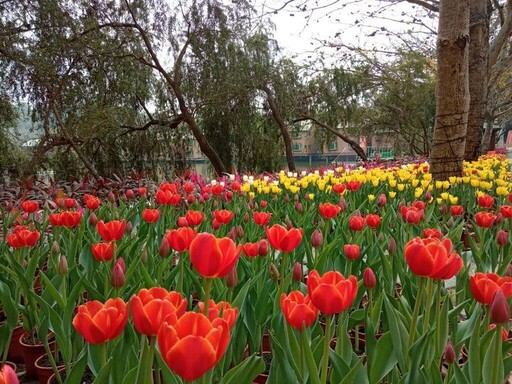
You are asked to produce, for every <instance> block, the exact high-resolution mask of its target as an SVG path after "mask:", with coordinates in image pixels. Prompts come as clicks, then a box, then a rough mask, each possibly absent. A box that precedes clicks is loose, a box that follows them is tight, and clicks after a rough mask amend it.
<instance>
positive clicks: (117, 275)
mask: <svg viewBox="0 0 512 384" xmlns="http://www.w3.org/2000/svg"><path fill="white" fill-rule="evenodd" d="M119 260H122V259H121V258H119V259H117V260H116V263H115V264H114V268H113V269H112V274H111V275H110V284H111V285H112V286H113V287H114V288H121V287H122V286H123V285H124V274H125V272H124V271H123V266H122V265H123V264H124V262H123V263H120V262H119Z"/></svg>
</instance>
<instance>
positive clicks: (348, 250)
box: [343, 244, 361, 260]
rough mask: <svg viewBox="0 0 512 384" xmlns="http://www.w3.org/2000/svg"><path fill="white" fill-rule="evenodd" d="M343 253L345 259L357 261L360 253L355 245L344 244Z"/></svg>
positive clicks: (359, 249)
mask: <svg viewBox="0 0 512 384" xmlns="http://www.w3.org/2000/svg"><path fill="white" fill-rule="evenodd" d="M343 251H344V252H345V256H347V259H349V260H357V258H358V257H359V254H360V253H361V248H360V247H359V245H357V244H345V245H344V246H343Z"/></svg>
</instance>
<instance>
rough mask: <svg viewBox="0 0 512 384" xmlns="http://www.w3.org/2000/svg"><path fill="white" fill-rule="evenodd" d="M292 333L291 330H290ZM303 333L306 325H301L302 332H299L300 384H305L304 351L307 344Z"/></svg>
mask: <svg viewBox="0 0 512 384" xmlns="http://www.w3.org/2000/svg"><path fill="white" fill-rule="evenodd" d="M292 332H293V330H292ZM304 332H306V324H305V323H304V322H303V323H302V330H301V331H300V341H301V343H300V374H301V375H302V382H303V383H304V382H305V379H306V375H305V374H304V372H305V370H306V366H307V365H306V354H305V353H304V351H305V350H306V343H307V342H308V341H307V339H306V337H304V336H305V335H304Z"/></svg>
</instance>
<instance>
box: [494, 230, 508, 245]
mask: <svg viewBox="0 0 512 384" xmlns="http://www.w3.org/2000/svg"><path fill="white" fill-rule="evenodd" d="M496 242H497V243H498V245H499V246H500V247H503V246H504V245H506V244H507V243H508V232H507V231H504V230H503V229H500V230H499V231H498V234H497V235H496Z"/></svg>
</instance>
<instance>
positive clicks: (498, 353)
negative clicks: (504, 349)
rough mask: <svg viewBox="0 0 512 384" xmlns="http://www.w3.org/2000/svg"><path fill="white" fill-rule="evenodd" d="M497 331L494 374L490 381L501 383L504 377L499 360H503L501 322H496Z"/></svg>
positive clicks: (493, 364)
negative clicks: (501, 374) (501, 373)
mask: <svg viewBox="0 0 512 384" xmlns="http://www.w3.org/2000/svg"><path fill="white" fill-rule="evenodd" d="M495 332H496V334H495V335H494V339H495V340H494V358H493V359H492V376H491V381H490V382H491V383H501V382H503V377H501V378H500V372H499V370H500V369H499V367H500V366H499V361H500V360H502V361H503V359H502V356H501V343H502V340H501V324H496V328H495Z"/></svg>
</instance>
